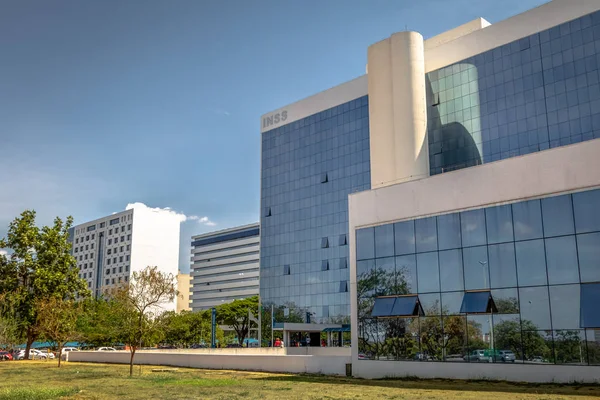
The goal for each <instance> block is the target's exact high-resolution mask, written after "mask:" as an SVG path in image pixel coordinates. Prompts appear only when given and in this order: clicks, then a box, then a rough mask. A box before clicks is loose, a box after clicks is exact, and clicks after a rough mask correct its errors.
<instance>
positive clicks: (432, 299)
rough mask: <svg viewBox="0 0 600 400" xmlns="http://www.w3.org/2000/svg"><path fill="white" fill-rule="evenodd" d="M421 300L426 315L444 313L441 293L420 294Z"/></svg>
mask: <svg viewBox="0 0 600 400" xmlns="http://www.w3.org/2000/svg"><path fill="white" fill-rule="evenodd" d="M419 301H420V302H421V306H422V307H423V310H424V311H425V315H440V314H441V313H442V307H441V301H440V294H439V293H428V294H419Z"/></svg>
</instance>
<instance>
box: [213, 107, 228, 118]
mask: <svg viewBox="0 0 600 400" xmlns="http://www.w3.org/2000/svg"><path fill="white" fill-rule="evenodd" d="M210 111H212V112H213V113H214V114H217V115H223V116H225V117H229V116H230V115H231V113H230V112H229V111H227V110H224V109H222V108H212V109H211V110H210Z"/></svg>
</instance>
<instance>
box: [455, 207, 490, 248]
mask: <svg viewBox="0 0 600 400" xmlns="http://www.w3.org/2000/svg"><path fill="white" fill-rule="evenodd" d="M485 231H486V229H485V213H484V211H483V210H472V211H465V212H461V213H460V232H461V236H462V244H463V247H469V246H478V245H482V244H486V243H487V236H486V233H485Z"/></svg>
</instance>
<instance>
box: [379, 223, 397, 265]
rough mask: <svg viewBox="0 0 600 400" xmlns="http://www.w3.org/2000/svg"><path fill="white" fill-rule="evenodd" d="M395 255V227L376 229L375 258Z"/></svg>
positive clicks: (389, 225) (382, 226)
mask: <svg viewBox="0 0 600 400" xmlns="http://www.w3.org/2000/svg"><path fill="white" fill-rule="evenodd" d="M393 255H394V225H393V224H388V225H381V226H377V227H375V257H377V258H380V257H391V256H393Z"/></svg>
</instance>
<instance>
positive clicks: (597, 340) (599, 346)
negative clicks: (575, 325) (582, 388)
mask: <svg viewBox="0 0 600 400" xmlns="http://www.w3.org/2000/svg"><path fill="white" fill-rule="evenodd" d="M585 336H586V341H587V343H586V344H587V350H588V361H589V363H590V365H600V329H586V330H585Z"/></svg>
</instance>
